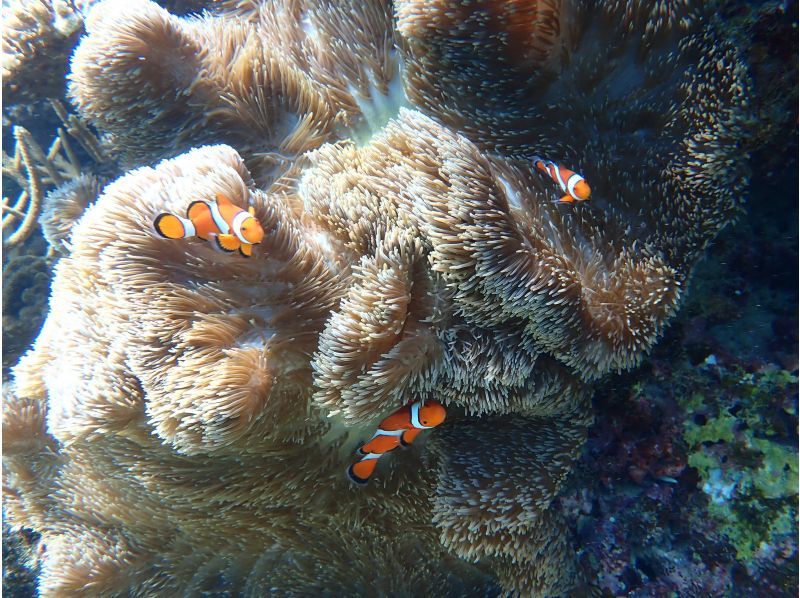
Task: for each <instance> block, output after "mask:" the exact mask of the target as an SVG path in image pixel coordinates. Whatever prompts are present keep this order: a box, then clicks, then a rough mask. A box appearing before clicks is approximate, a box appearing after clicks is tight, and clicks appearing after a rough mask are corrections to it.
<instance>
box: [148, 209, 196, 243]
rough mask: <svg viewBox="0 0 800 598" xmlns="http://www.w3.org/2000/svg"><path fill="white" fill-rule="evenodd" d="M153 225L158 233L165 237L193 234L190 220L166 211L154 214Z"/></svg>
mask: <svg viewBox="0 0 800 598" xmlns="http://www.w3.org/2000/svg"><path fill="white" fill-rule="evenodd" d="M153 227H154V228H155V230H156V232H157V233H158V234H159V235H161V236H162V237H164V238H166V239H183V238H184V237H190V236H194V226H192V223H191V221H188V220H186V218H181V217H180V216H175V215H174V214H167V213H166V212H164V213H162V214H159V215H158V216H156V219H155V220H154V221H153Z"/></svg>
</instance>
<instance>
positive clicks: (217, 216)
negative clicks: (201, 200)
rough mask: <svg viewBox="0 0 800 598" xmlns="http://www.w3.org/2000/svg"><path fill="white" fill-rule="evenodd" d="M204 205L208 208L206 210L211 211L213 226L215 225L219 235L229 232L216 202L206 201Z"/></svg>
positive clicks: (228, 227) (229, 229) (229, 228)
mask: <svg viewBox="0 0 800 598" xmlns="http://www.w3.org/2000/svg"><path fill="white" fill-rule="evenodd" d="M205 204H206V205H207V206H208V209H209V210H211V218H213V219H214V224H216V225H217V228H218V229H219V233H220V234H221V235H227V234H229V233H230V232H231V227H230V226H228V223H227V222H225V219H224V218H223V217H222V214H221V213H220V211H219V205H218V204H217V202H216V201H207V202H205Z"/></svg>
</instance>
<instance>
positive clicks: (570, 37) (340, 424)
mask: <svg viewBox="0 0 800 598" xmlns="http://www.w3.org/2000/svg"><path fill="white" fill-rule="evenodd" d="M215 10H216V11H217V12H208V13H204V15H203V16H200V17H191V18H180V17H177V16H174V15H171V14H170V13H169V12H167V11H166V10H165V9H163V8H161V7H159V6H157V5H156V4H154V3H152V2H148V1H147V0H135V1H133V2H132V1H131V0H126V1H125V2H121V1H119V0H106V1H105V2H102V3H100V4H99V5H98V6H97V7H96V8H94V9H93V11H92V12H91V13H90V15H89V16H88V18H87V20H86V29H87V35H86V36H85V37H84V38H83V40H82V41H81V43H80V45H79V46H78V48H77V50H76V52H75V54H74V57H73V63H72V73H71V75H70V93H71V96H72V98H73V100H74V102H75V104H76V106H77V107H78V109H79V111H80V113H81V115H82V116H83V117H84V118H86V119H88V120H89V121H91V122H92V123H93V124H94V125H95V126H96V127H97V128H98V129H99V130H100V131H101V132H103V133H104V134H105V135H106V143H108V144H110V145H109V147H112V148H114V149H115V151H116V152H117V153H118V154H119V155H120V156H123V157H124V160H125V161H127V163H129V164H130V165H131V166H133V165H136V166H142V165H143V164H149V165H150V166H143V167H140V168H137V169H135V170H131V171H130V172H128V173H127V174H125V175H124V176H122V177H121V178H119V179H117V180H116V181H114V182H112V183H110V184H108V185H107V186H106V187H105V188H104V189H103V191H102V193H101V195H100V198H99V199H98V200H97V201H96V202H95V203H94V204H93V205H91V206H90V207H89V208H88V209H87V211H86V213H85V214H84V215H83V217H82V218H80V220H78V221H77V222H75V223H74V224H70V225H69V226H68V227H67V229H68V232H69V235H70V236H69V239H70V242H69V245H68V247H67V250H66V253H65V255H64V256H63V257H62V258H61V259H60V261H59V262H58V265H57V267H56V271H55V278H54V281H53V287H52V299H51V305H52V309H51V312H50V314H49V316H48V319H47V322H46V324H45V326H44V329H43V330H42V332H41V334H40V336H39V338H38V340H37V341H36V343H35V345H34V347H33V348H32V349H31V351H30V352H29V353H28V354H27V355H26V356H25V357H24V358H23V359H22V361H21V362H20V364H19V365H18V366H17V367H16V369H15V371H14V385H13V388H12V391H11V392H9V393H8V394H7V396H6V397H5V398H4V401H5V409H4V419H3V426H4V446H5V448H6V457H5V467H6V475H7V484H6V490H5V491H6V495H7V499H6V500H7V504H8V511H9V515H10V517H11V519H12V521H13V523H14V524H15V525H17V526H27V527H31V528H33V529H35V530H36V531H38V532H40V533H41V534H42V539H43V540H42V541H43V542H44V544H45V545H46V555H45V566H44V567H43V569H42V583H41V589H42V593H43V595H63V594H65V593H70V592H73V593H81V592H96V593H102V594H104V595H115V594H119V595H123V594H130V593H140V594H141V593H148V592H167V591H172V590H175V589H176V588H181V589H184V590H185V589H186V588H192V589H194V590H196V591H198V592H202V591H205V590H209V589H212V588H214V587H215V586H216V585H218V584H220V583H222V584H223V585H224V586H225V587H226V588H228V589H230V590H231V591H239V592H242V593H244V595H261V594H263V593H264V592H265V591H267V589H269V590H270V591H278V592H280V591H285V592H286V593H287V594H292V593H297V594H303V595H305V594H308V593H311V592H331V593H333V594H337V595H359V594H371V593H375V592H377V593H381V592H383V593H387V594H389V593H397V594H403V593H409V594H411V593H413V594H415V595H431V596H441V595H446V594H447V593H451V594H453V595H459V594H461V595H463V593H464V592H467V593H474V592H481V593H486V592H493V591H496V590H497V585H499V586H500V588H501V589H502V590H503V591H506V592H509V593H516V594H521V595H536V596H553V595H564V594H570V593H574V592H591V584H590V583H589V582H587V577H586V576H585V574H584V571H583V570H582V566H581V565H580V564H579V563H578V562H577V558H576V556H575V553H574V550H573V548H572V544H571V539H570V538H569V537H568V536H567V534H566V526H565V524H564V522H563V520H562V518H561V515H560V513H559V510H558V503H557V501H555V498H556V497H557V496H558V494H559V491H560V490H561V488H562V487H563V484H564V482H565V480H566V479H567V477H568V476H569V474H570V472H571V470H572V466H573V463H574V460H575V459H576V457H577V455H578V454H579V451H580V449H581V446H582V444H583V441H584V439H585V435H586V429H587V426H588V425H589V424H590V423H591V421H592V408H591V384H592V382H593V381H595V380H596V379H598V378H599V377H601V376H603V375H604V374H607V373H608V372H610V371H615V370H621V369H625V368H630V367H632V366H633V365H635V364H636V363H638V362H639V361H640V360H641V359H642V357H643V355H644V354H645V353H646V352H647V351H648V350H649V349H650V348H651V347H652V346H653V344H654V343H655V342H656V340H657V339H658V337H659V336H660V334H661V333H662V332H663V330H664V327H665V326H666V324H667V323H668V321H669V319H670V317H671V316H672V315H673V314H674V313H675V311H676V309H677V308H678V307H679V304H680V300H681V298H682V295H683V293H684V290H685V288H686V286H687V283H688V279H689V274H690V272H691V269H692V267H693V265H694V263H695V262H696V261H697V259H698V258H699V257H700V256H701V255H702V251H703V249H704V248H705V246H706V245H707V244H708V243H709V242H710V241H711V240H712V239H713V238H714V236H715V235H716V234H717V232H718V231H719V230H720V229H721V227H723V226H724V225H725V224H726V223H728V222H730V221H731V220H732V218H733V217H734V216H735V215H736V214H737V212H738V210H739V207H740V201H741V200H740V196H741V190H742V188H743V186H744V184H745V182H746V176H747V173H746V172H745V170H744V162H743V160H744V155H743V152H742V147H743V143H744V142H745V141H746V139H747V133H748V131H747V118H748V107H747V85H748V82H747V76H746V72H745V69H744V67H743V65H742V64H741V62H740V61H739V59H738V57H737V55H736V53H735V50H734V48H733V47H732V46H731V44H729V43H727V42H726V41H725V40H724V39H722V38H721V37H720V35H719V34H718V33H717V31H716V29H715V27H714V24H713V19H712V18H711V17H710V16H709V15H707V14H705V13H704V12H703V10H702V7H701V6H700V5H699V3H695V2H691V1H689V0H684V1H682V2H666V1H665V2H659V3H655V4H653V3H640V2H634V1H632V0H631V1H629V2H623V1H620V2H612V3H594V2H588V1H580V0H578V1H574V2H569V1H562V2H559V1H557V0H547V1H542V2H538V1H534V0H516V1H514V2H492V1H486V2H480V3H477V4H475V5H468V3H463V2H458V1H455V0H452V1H439V2H421V1H419V0H398V1H397V2H395V3H394V4H393V5H391V4H390V3H388V2H368V3H363V2H356V1H355V0H354V1H352V2H343V3H341V2H328V1H323V2H310V1H304V0H285V1H280V0H265V1H263V2H252V1H250V2H224V3H221V5H220V6H219V7H216V9H215ZM190 148H191V149H190ZM187 150H189V151H187ZM184 152H185V153H184ZM535 155H539V156H543V157H546V158H548V159H552V160H557V161H560V162H562V163H563V164H565V165H566V166H568V167H570V168H573V169H575V170H577V171H579V172H581V173H582V174H583V175H584V176H585V177H586V179H587V181H588V182H589V183H590V185H591V187H592V190H593V193H592V197H591V200H590V201H588V202H585V203H583V204H581V205H575V206H564V205H559V204H555V203H553V199H556V198H557V197H558V193H557V189H556V186H555V184H554V183H553V181H552V180H550V179H549V178H548V177H545V176H543V175H542V174H541V173H539V172H538V171H536V170H535V169H534V168H533V167H532V163H531V160H532V158H533V156H535ZM159 160H160V162H159ZM153 164H155V165H153ZM218 193H221V194H223V195H225V196H226V197H229V198H230V199H231V201H232V202H233V203H234V204H236V205H237V206H240V207H242V208H246V207H248V206H252V207H253V209H254V211H255V214H256V216H257V218H258V219H259V221H260V222H261V224H262V226H263V228H264V231H265V237H264V241H263V243H261V244H260V245H258V246H256V248H255V250H254V254H253V257H252V258H250V259H247V258H244V257H242V256H239V255H234V254H223V253H220V252H215V251H214V250H213V248H212V247H211V246H210V245H209V244H208V243H205V242H203V241H200V240H197V239H190V240H172V239H165V238H162V237H161V236H159V235H158V234H157V233H156V232H155V230H154V229H153V219H154V217H155V216H156V215H157V214H159V213H162V212H169V213H174V214H180V215H183V214H185V212H186V209H187V207H188V205H189V204H190V203H191V202H193V201H195V200H198V199H212V198H214V197H215V196H216V194H218ZM57 209H58V208H57V206H55V207H54V208H53V210H55V211H57ZM65 209H69V206H68V205H67V207H65ZM51 211H52V210H51ZM54 218H55V219H57V214H56V215H54V216H53V217H52V218H51V219H54ZM65 221H68V222H70V223H72V222H73V221H74V217H72V216H70V215H69V214H68V215H66V216H65ZM109 223H113V226H109ZM66 234H67V231H66V230H65V231H61V232H59V233H58V235H59V236H60V238H64V236H65V235H66ZM429 399H430V400H437V401H439V402H441V403H443V404H444V405H445V406H446V407H447V408H448V418H447V421H446V422H445V424H443V425H442V426H441V427H439V428H437V429H436V430H434V431H432V432H430V433H428V434H427V435H426V436H423V437H422V438H421V439H420V441H419V442H418V443H415V444H414V446H413V448H412V449H410V450H408V451H404V452H400V451H398V453H401V454H397V455H394V456H393V457H392V458H390V459H385V460H382V463H381V466H380V467H379V470H378V473H377V474H376V478H375V479H374V480H373V482H372V483H370V484H369V485H368V486H366V487H364V488H356V487H354V486H352V485H350V484H349V483H348V482H347V480H346V478H345V475H344V470H345V468H346V467H347V465H348V464H349V463H350V462H352V453H353V450H354V449H355V448H356V446H357V443H358V442H359V440H365V439H366V438H368V437H369V435H370V434H371V433H372V432H373V431H374V429H375V426H376V425H377V423H378V422H380V420H381V419H382V418H383V417H385V416H386V415H387V414H389V413H391V412H392V411H394V410H395V409H397V408H398V407H400V406H402V405H404V404H406V403H408V402H410V401H413V400H429ZM384 461H385V463H384ZM399 563H401V564H402V566H400V565H399ZM409 571H411V572H413V573H412V574H411V575H410V576H409V575H408V572H409ZM345 573H347V574H346V575H345Z"/></svg>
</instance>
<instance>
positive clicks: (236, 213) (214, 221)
mask: <svg viewBox="0 0 800 598" xmlns="http://www.w3.org/2000/svg"><path fill="white" fill-rule="evenodd" d="M153 226H154V227H155V229H156V232H157V233H158V234H159V235H161V236H162V237H166V238H167V239H184V238H187V237H195V236H197V237H200V238H201V239H203V240H205V241H210V242H211V243H212V244H213V245H214V246H215V247H216V248H217V249H220V250H222V251H226V252H228V253H232V252H234V251H236V250H237V249H238V250H239V253H241V254H242V255H243V256H245V257H250V256H251V255H252V254H253V245H257V244H259V243H261V241H262V239H263V238H264V229H263V228H261V223H259V221H258V220H257V219H256V216H255V210H254V209H253V207H252V206H251V207H250V208H248V210H247V211H245V210H243V209H242V208H240V207H239V206H236V205H234V204H233V203H232V202H231V200H229V199H228V198H227V197H225V196H224V195H222V194H221V193H217V198H216V199H215V200H213V201H208V200H204V199H201V200H198V201H193V202H192V203H191V204H189V208H188V209H187V210H186V218H183V217H181V216H176V215H175V214H167V213H163V214H159V215H158V216H156V219H155V220H154V221H153Z"/></svg>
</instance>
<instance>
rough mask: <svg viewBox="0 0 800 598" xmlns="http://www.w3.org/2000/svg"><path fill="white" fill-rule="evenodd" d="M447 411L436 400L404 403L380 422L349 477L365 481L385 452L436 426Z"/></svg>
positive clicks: (364, 482) (408, 443)
mask: <svg viewBox="0 0 800 598" xmlns="http://www.w3.org/2000/svg"><path fill="white" fill-rule="evenodd" d="M446 414H447V412H446V411H445V408H444V407H442V405H440V404H439V403H437V402H436V401H426V402H425V404H424V405H423V404H422V402H421V401H417V402H416V403H411V404H410V405H406V406H405V407H401V408H400V409H398V410H397V411H395V412H394V413H392V414H391V415H389V416H388V417H386V418H385V419H384V420H383V421H382V422H381V423H380V425H379V426H378V431H377V432H375V435H374V436H373V437H372V438H370V440H369V441H368V442H367V443H366V444H364V445H363V446H362V447H360V448H359V449H358V450H357V451H356V453H358V454H359V455H362V457H361V460H360V461H359V462H358V463H354V464H353V465H351V466H350V467H348V468H347V477H348V478H350V481H352V482H354V483H356V484H360V485H363V484H366V483H367V482H368V481H369V478H370V476H371V475H372V474H373V472H374V471H375V467H376V466H377V464H378V459H380V458H381V457H382V456H383V455H385V454H386V453H388V452H390V451H393V450H394V449H396V448H397V447H398V446H408V445H410V444H411V443H412V442H414V439H415V438H416V437H417V436H418V435H419V433H420V432H422V431H423V430H427V429H428V428H435V427H436V426H438V425H439V424H441V423H442V422H443V421H444V418H445V416H446Z"/></svg>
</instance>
